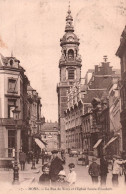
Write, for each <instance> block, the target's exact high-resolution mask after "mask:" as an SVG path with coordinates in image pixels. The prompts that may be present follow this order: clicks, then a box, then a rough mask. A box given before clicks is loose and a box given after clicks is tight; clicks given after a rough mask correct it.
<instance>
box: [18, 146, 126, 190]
mask: <svg viewBox="0 0 126 194" xmlns="http://www.w3.org/2000/svg"><path fill="white" fill-rule="evenodd" d="M43 156H44V154H43ZM43 158H44V157H42V175H41V176H40V178H39V183H40V184H42V185H47V186H49V185H53V186H71V185H74V184H75V183H76V172H75V164H74V163H70V164H68V167H69V173H68V175H67V176H66V172H65V170H64V164H65V153H64V152H63V151H62V152H61V158H60V157H58V151H57V150H53V151H52V159H51V160H50V161H49V162H48V163H46V164H44V159H43ZM84 159H85V158H84ZM86 159H88V160H86ZM86 159H85V160H84V161H85V162H86V161H88V163H87V162H86V163H85V164H86V166H87V167H88V173H89V175H90V176H91V180H92V183H93V184H98V183H99V182H100V184H101V186H105V185H106V181H107V175H108V173H109V165H108V160H107V157H106V155H105V154H103V155H102V156H101V158H100V161H99V162H98V159H97V157H94V156H93V157H92V162H91V163H90V165H89V158H88V156H87V155H86ZM26 160H27V157H26V153H24V152H23V151H20V153H19V162H20V166H21V170H24V169H25V163H26ZM28 162H29V161H28ZM82 165H83V163H82ZM111 170H112V185H113V186H114V187H115V186H118V184H119V175H124V182H125V184H126V155H123V156H122V157H120V156H117V155H113V160H112V169H111Z"/></svg>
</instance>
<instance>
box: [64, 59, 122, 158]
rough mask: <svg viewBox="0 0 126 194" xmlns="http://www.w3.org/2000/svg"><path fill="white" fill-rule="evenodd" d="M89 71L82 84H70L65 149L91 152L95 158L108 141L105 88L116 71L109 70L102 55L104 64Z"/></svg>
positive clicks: (114, 78)
mask: <svg viewBox="0 0 126 194" xmlns="http://www.w3.org/2000/svg"><path fill="white" fill-rule="evenodd" d="M90 72H91V73H92V76H90V79H89V80H87V79H86V78H87V77H88V74H86V77H85V83H83V84H81V82H77V83H74V84H73V86H72V87H71V88H70V90H69V91H68V93H67V96H68V101H67V103H68V108H67V109H66V111H65V123H66V125H65V126H66V146H67V148H75V149H77V150H79V151H81V150H83V151H88V152H93V150H94V149H95V151H96V154H98V155H99V153H101V149H102V148H103V145H105V143H107V142H108V140H109V137H108V136H106V134H107V135H108V133H109V131H110V120H109V104H108V100H107V101H106V99H107V97H108V95H109V94H108V87H109V85H110V84H111V83H113V82H115V80H116V81H117V80H118V79H119V71H118V70H113V69H112V67H111V66H110V64H109V62H107V57H106V56H105V57H104V62H102V63H101V65H100V66H97V65H96V66H95V69H94V70H91V71H90ZM93 99H94V100H93ZM103 142H104V143H103ZM102 143H103V145H102ZM100 145H102V146H101V147H100Z"/></svg>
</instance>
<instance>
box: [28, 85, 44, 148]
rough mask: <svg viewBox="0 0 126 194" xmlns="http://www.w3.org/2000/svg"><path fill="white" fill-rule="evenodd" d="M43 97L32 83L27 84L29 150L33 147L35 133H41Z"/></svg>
mask: <svg viewBox="0 0 126 194" xmlns="http://www.w3.org/2000/svg"><path fill="white" fill-rule="evenodd" d="M41 107H42V104H41V97H39V95H38V93H37V91H36V90H35V89H33V88H32V87H31V86H30V84H29V85H28V86H27V117H28V125H29V129H28V151H31V150H32V149H33V141H34V140H33V138H34V135H36V134H39V133H40V130H41V125H42V124H43V123H44V121H43V118H42V117H41Z"/></svg>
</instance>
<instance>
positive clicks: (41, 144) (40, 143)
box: [35, 138, 46, 149]
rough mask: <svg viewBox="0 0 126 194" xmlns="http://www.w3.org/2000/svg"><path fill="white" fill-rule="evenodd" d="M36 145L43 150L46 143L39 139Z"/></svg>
mask: <svg viewBox="0 0 126 194" xmlns="http://www.w3.org/2000/svg"><path fill="white" fill-rule="evenodd" d="M35 143H36V144H37V145H38V146H39V147H40V148H41V149H43V148H45V145H46V144H45V143H44V142H42V141H41V140H39V139H38V138H35Z"/></svg>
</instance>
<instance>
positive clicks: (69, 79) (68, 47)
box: [57, 6, 82, 148]
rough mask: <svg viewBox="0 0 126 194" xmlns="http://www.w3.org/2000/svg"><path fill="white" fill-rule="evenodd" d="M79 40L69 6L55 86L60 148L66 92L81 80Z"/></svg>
mask: <svg viewBox="0 0 126 194" xmlns="http://www.w3.org/2000/svg"><path fill="white" fill-rule="evenodd" d="M79 44H80V43H79V39H78V37H77V36H76V35H75V34H74V26H73V17H72V16H71V10H70V6H69V8H68V12H67V17H66V26H65V34H64V36H63V38H61V39H60V46H61V58H60V60H59V70H60V82H59V84H58V86H57V94H58V123H59V129H60V147H61V148H65V145H66V138H65V136H66V134H65V118H64V111H65V110H66V109H67V91H69V89H70V87H71V86H72V85H73V84H74V83H75V82H76V81H79V80H80V78H81V66H82V65H81V56H80V55H79Z"/></svg>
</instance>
